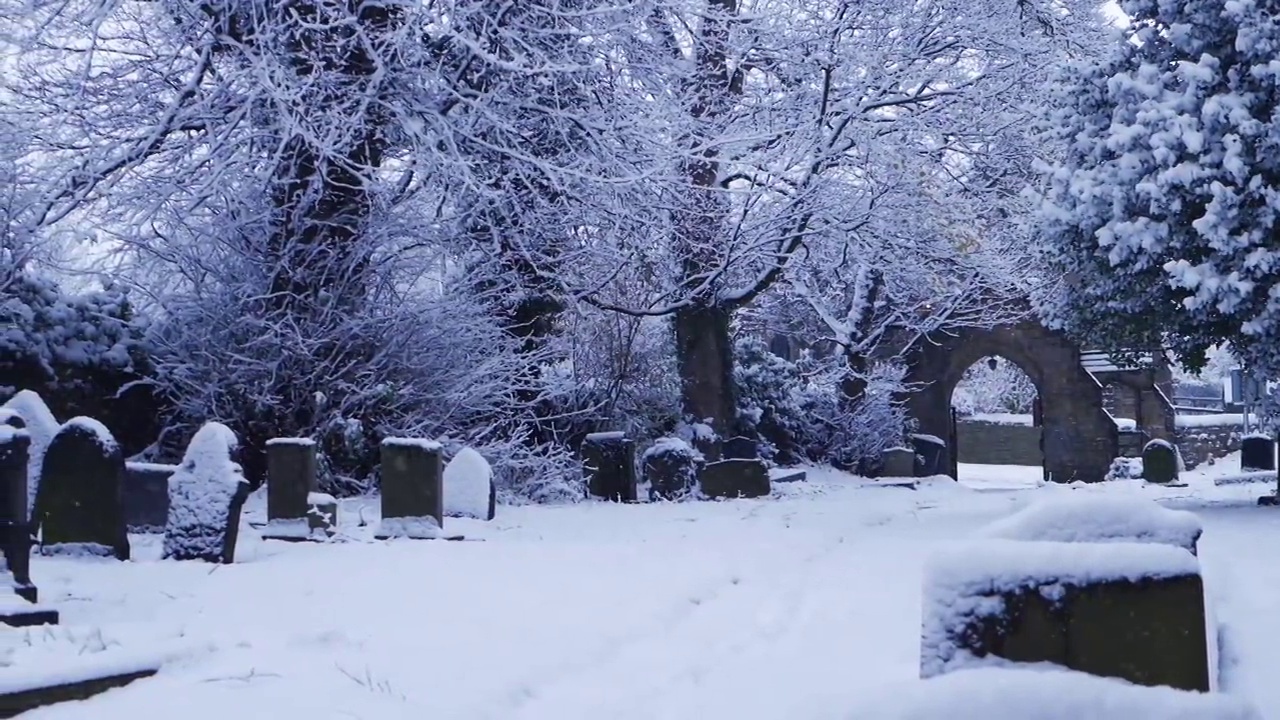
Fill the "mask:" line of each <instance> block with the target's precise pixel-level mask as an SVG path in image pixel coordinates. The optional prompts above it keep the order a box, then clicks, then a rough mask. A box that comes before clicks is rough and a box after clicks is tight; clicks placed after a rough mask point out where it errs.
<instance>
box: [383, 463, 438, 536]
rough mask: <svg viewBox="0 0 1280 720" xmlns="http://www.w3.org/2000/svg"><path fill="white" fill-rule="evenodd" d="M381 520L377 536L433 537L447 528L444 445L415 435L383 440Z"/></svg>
mask: <svg viewBox="0 0 1280 720" xmlns="http://www.w3.org/2000/svg"><path fill="white" fill-rule="evenodd" d="M381 476H382V522H381V523H380V524H379V525H378V530H377V532H376V533H374V537H377V538H379V539H388V538H394V537H403V538H413V539H418V540H430V539H434V538H438V537H441V535H442V533H443V530H444V448H443V447H442V446H441V445H440V443H438V442H432V441H430V440H416V439H412V438H387V439H385V440H383V441H382V466H381Z"/></svg>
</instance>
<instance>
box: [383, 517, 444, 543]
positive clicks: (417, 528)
mask: <svg viewBox="0 0 1280 720" xmlns="http://www.w3.org/2000/svg"><path fill="white" fill-rule="evenodd" d="M442 535H443V532H442V530H441V528H440V523H438V522H436V519H435V518H433V517H430V516H428V517H394V518H382V522H381V523H380V524H379V525H378V537H384V538H410V539H413V540H434V539H435V538H438V537H441V536H442Z"/></svg>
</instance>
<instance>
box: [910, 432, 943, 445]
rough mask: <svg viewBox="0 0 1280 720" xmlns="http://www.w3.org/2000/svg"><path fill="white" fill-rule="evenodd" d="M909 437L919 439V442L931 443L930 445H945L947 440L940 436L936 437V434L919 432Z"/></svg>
mask: <svg viewBox="0 0 1280 720" xmlns="http://www.w3.org/2000/svg"><path fill="white" fill-rule="evenodd" d="M911 439H912V440H919V441H920V442H924V443H929V444H931V445H946V444H947V441H945V440H943V439H942V438H940V437H938V436H937V435H924V434H921V433H917V434H915V435H912V436H911Z"/></svg>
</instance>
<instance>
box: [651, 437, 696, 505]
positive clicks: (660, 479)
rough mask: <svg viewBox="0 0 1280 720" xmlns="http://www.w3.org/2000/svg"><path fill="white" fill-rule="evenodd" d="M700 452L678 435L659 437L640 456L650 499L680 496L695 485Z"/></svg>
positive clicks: (676, 498)
mask: <svg viewBox="0 0 1280 720" xmlns="http://www.w3.org/2000/svg"><path fill="white" fill-rule="evenodd" d="M704 464H705V463H704V462H703V459H702V456H701V455H700V454H699V453H698V452H697V451H695V450H694V449H693V448H692V447H690V446H689V444H688V443H686V442H685V441H683V440H681V439H679V438H662V439H661V440H659V441H658V442H656V443H654V444H653V447H651V448H649V449H648V450H645V451H644V455H642V456H641V457H640V470H641V472H642V473H643V476H644V479H645V481H646V482H648V483H649V499H650V500H680V499H683V498H685V497H689V496H690V495H692V494H693V493H694V491H696V490H697V489H698V475H699V473H700V472H701V471H702V466H703V465H704Z"/></svg>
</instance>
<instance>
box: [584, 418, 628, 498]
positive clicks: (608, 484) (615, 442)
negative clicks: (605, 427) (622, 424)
mask: <svg viewBox="0 0 1280 720" xmlns="http://www.w3.org/2000/svg"><path fill="white" fill-rule="evenodd" d="M635 457H636V443H635V441H634V440H632V439H630V438H628V437H627V436H626V433H622V432H600V433H592V434H590V435H588V436H587V437H586V439H584V440H583V441H582V470H583V473H584V474H585V475H586V479H587V493H588V494H590V495H591V496H592V497H598V498H604V499H606V500H612V501H614V502H635V500H636V466H635Z"/></svg>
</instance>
